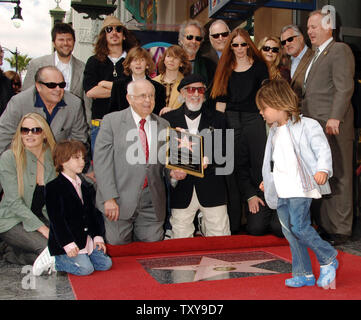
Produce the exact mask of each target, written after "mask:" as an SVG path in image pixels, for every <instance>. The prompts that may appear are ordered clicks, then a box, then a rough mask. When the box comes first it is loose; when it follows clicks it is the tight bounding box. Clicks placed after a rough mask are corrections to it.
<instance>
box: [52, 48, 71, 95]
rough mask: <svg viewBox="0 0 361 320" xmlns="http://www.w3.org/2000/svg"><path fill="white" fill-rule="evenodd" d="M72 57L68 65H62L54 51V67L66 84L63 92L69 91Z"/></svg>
mask: <svg viewBox="0 0 361 320" xmlns="http://www.w3.org/2000/svg"><path fill="white" fill-rule="evenodd" d="M72 61H73V56H71V58H70V61H69V63H63V62H61V61H60V59H59V57H58V53H57V52H56V51H55V66H56V67H57V68H58V69H59V70H60V71H61V73H62V74H63V76H64V81H65V82H66V86H65V90H68V91H70V86H71V75H72V71H73V63H72Z"/></svg>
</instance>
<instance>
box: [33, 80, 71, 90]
mask: <svg viewBox="0 0 361 320" xmlns="http://www.w3.org/2000/svg"><path fill="white" fill-rule="evenodd" d="M39 83H41V84H43V85H44V86H47V87H48V88H49V89H55V88H56V87H57V86H59V88H60V89H64V88H65V87H66V82H65V81H63V82H59V83H56V82H43V81H39Z"/></svg>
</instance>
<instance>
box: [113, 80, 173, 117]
mask: <svg viewBox="0 0 361 320" xmlns="http://www.w3.org/2000/svg"><path fill="white" fill-rule="evenodd" d="M147 80H149V81H150V82H151V83H152V85H153V86H154V88H155V106H154V110H153V113H154V114H156V115H159V112H160V110H162V109H163V108H164V107H165V104H166V91H165V87H164V86H163V85H162V84H160V83H159V82H157V81H154V80H152V79H151V78H149V77H147ZM131 81H132V77H131V76H128V77H124V78H122V79H120V80H116V81H114V82H113V87H112V92H111V97H110V111H109V112H114V111H120V110H124V109H126V108H128V107H129V103H128V100H127V98H126V95H127V86H128V84H129V82H131Z"/></svg>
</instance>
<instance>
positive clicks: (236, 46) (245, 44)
mask: <svg viewBox="0 0 361 320" xmlns="http://www.w3.org/2000/svg"><path fill="white" fill-rule="evenodd" d="M231 46H232V47H233V48H238V47H239V46H241V47H243V48H244V47H247V46H248V44H247V42H242V43H235V42H233V43H231Z"/></svg>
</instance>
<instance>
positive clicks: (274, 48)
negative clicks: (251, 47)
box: [262, 46, 280, 53]
mask: <svg viewBox="0 0 361 320" xmlns="http://www.w3.org/2000/svg"><path fill="white" fill-rule="evenodd" d="M262 50H263V51H265V52H268V51H270V50H271V51H272V52H273V53H278V52H280V48H278V47H268V46H263V47H262Z"/></svg>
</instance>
